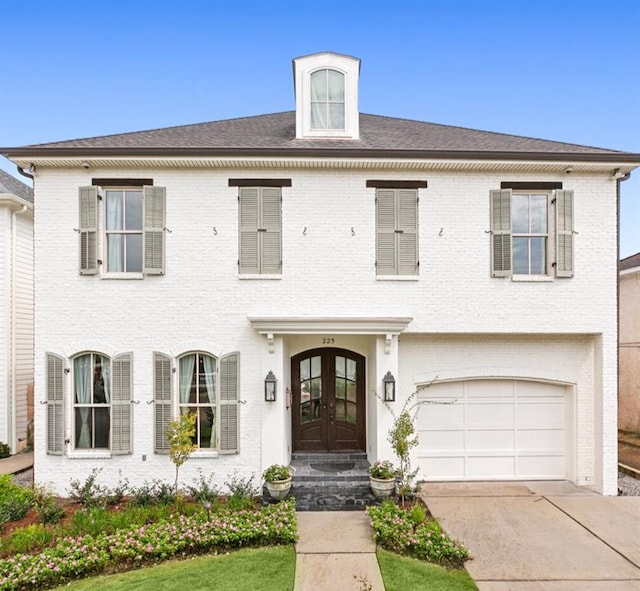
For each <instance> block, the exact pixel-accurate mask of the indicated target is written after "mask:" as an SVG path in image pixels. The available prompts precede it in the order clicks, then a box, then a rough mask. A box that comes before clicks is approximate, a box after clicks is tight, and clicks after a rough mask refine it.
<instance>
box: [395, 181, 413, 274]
mask: <svg viewBox="0 0 640 591" xmlns="http://www.w3.org/2000/svg"><path fill="white" fill-rule="evenodd" d="M397 207H398V210H397V211H398V215H397V219H398V222H397V228H396V230H397V231H396V244H397V247H396V248H397V253H398V255H397V256H398V265H397V267H398V274H399V275H416V274H417V273H418V191H417V190H416V189H410V190H409V189H407V190H405V189H401V190H400V189H399V190H398V206H397Z"/></svg>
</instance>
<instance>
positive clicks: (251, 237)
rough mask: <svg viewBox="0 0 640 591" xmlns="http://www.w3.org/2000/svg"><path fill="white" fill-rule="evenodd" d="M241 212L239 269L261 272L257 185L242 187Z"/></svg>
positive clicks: (243, 271) (240, 197)
mask: <svg viewBox="0 0 640 591" xmlns="http://www.w3.org/2000/svg"><path fill="white" fill-rule="evenodd" d="M239 201H240V212H239V218H240V220H239V224H240V232H239V237H240V245H239V256H238V261H239V263H238V266H239V268H238V270H239V272H240V273H260V261H259V250H260V249H259V242H258V227H259V225H258V224H259V222H260V215H259V211H260V209H259V202H260V199H259V189H258V188H257V187H241V188H240V192H239Z"/></svg>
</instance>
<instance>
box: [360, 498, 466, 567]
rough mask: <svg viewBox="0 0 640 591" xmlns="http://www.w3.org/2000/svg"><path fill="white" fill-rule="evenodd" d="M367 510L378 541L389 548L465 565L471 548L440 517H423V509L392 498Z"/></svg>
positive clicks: (431, 560)
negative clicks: (451, 534) (412, 508)
mask: <svg viewBox="0 0 640 591" xmlns="http://www.w3.org/2000/svg"><path fill="white" fill-rule="evenodd" d="M367 513H368V515H369V518H370V520H371V526H372V527H373V529H374V531H375V538H376V542H377V543H378V544H380V545H381V546H382V547H383V548H386V549H387V550H391V551H392V552H397V553H398V554H408V555H409V556H413V557H414V558H419V559H421V560H427V561H429V562H435V563H437V564H443V565H446V566H454V567H459V566H462V564H463V563H464V561H465V560H466V559H467V558H468V557H469V552H468V551H467V549H466V548H465V547H464V546H463V545H462V544H460V543H459V542H457V541H456V540H454V539H452V538H450V537H449V536H448V535H447V534H446V533H444V532H443V531H442V529H441V528H440V525H439V524H438V522H437V521H435V520H433V519H432V520H422V521H420V519H419V517H421V515H418V513H419V512H416V513H414V514H412V513H411V511H409V510H406V509H403V508H402V507H398V506H397V505H396V504H395V503H393V502H392V501H385V502H384V503H382V504H381V505H379V506H376V507H369V508H368V509H367ZM425 517H426V512H425Z"/></svg>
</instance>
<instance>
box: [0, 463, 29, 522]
mask: <svg viewBox="0 0 640 591" xmlns="http://www.w3.org/2000/svg"><path fill="white" fill-rule="evenodd" d="M32 504H33V492H32V491H31V490H30V489H28V488H24V487H22V486H20V485H19V484H16V483H15V482H13V479H12V478H11V475H10V474H3V475H1V476H0V525H1V524H3V523H7V522H8V521H17V520H18V519H22V518H23V517H24V516H25V515H26V514H27V512H28V511H29V509H30V508H31V506H32Z"/></svg>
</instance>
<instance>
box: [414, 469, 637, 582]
mask: <svg viewBox="0 0 640 591" xmlns="http://www.w3.org/2000/svg"><path fill="white" fill-rule="evenodd" d="M421 496H422V498H423V500H424V501H425V503H426V504H427V506H428V507H429V510H430V511H431V513H432V514H433V515H434V517H436V519H438V521H439V522H440V524H441V525H442V527H443V528H444V529H445V530H446V531H447V532H448V533H449V534H450V535H452V536H453V537H455V538H456V539H458V540H460V541H461V542H462V543H464V544H465V545H466V546H467V548H469V552H470V554H471V556H472V560H470V561H469V562H467V563H466V568H467V570H468V571H469V574H470V575H471V576H472V577H473V579H474V580H475V582H476V584H477V585H478V588H479V589H480V591H573V590H575V589H580V591H640V497H602V496H600V495H598V494H596V493H594V492H592V491H589V490H587V489H584V488H578V487H575V486H573V485H572V484H570V483H568V482H542V483H533V482H531V483H475V484H474V483H460V484H452V483H448V484H437V483H431V484H426V485H424V486H423V489H422V493H421Z"/></svg>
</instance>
